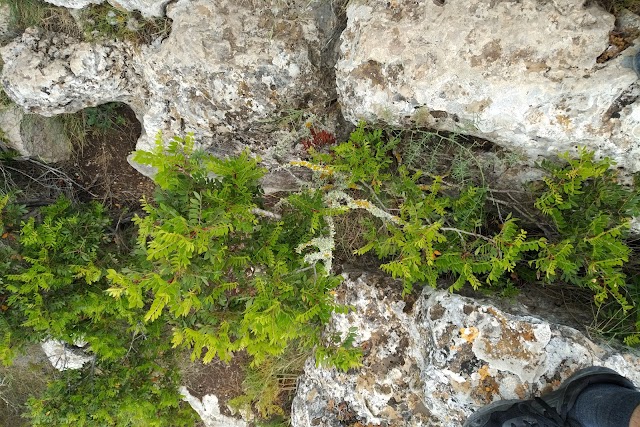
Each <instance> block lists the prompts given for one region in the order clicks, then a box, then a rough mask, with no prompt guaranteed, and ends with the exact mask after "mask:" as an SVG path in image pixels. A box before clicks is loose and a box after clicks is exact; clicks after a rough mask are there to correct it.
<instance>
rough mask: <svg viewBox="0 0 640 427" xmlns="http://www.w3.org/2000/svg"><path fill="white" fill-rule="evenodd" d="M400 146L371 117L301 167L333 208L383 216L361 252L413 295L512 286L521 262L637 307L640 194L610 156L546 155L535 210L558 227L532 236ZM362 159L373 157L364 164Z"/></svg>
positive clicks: (474, 191) (483, 195) (546, 277)
mask: <svg viewBox="0 0 640 427" xmlns="http://www.w3.org/2000/svg"><path fill="white" fill-rule="evenodd" d="M397 144H398V140H397V137H396V136H395V135H391V136H388V135H387V136H385V135H384V134H383V132H382V131H381V130H379V129H378V130H373V131H369V130H367V129H366V127H365V125H364V124H361V125H360V126H359V127H358V129H357V130H356V131H355V132H354V133H353V134H352V136H351V139H350V140H349V141H348V142H346V143H343V144H339V145H338V146H336V147H334V148H332V150H331V152H330V153H329V154H315V155H313V156H312V162H310V163H305V162H295V163H294V165H296V166H303V167H307V168H309V169H311V170H313V171H316V172H320V173H319V174H316V180H317V181H316V184H315V188H316V190H315V191H318V192H322V193H323V194H324V196H322V198H323V200H324V201H325V203H326V204H327V205H328V206H331V207H332V208H334V209H341V208H343V209H363V210H366V211H367V212H369V213H370V214H371V215H372V217H374V218H375V219H376V220H375V221H372V220H369V221H368V222H367V224H368V231H366V232H365V238H366V241H367V243H366V244H365V245H364V246H362V247H361V248H359V249H357V250H356V251H355V253H356V254H358V255H363V254H365V253H367V252H369V251H373V252H375V254H376V255H377V256H378V257H379V258H380V259H381V260H382V264H381V268H382V270H384V271H385V272H387V273H390V274H391V275H392V276H393V277H396V278H400V279H402V280H403V283H404V292H405V293H408V292H410V291H411V290H412V289H413V286H414V285H415V284H423V283H426V284H428V285H430V286H433V287H435V286H437V285H438V282H439V279H441V278H442V279H447V280H448V281H449V283H451V284H450V286H449V289H450V290H458V289H460V288H461V287H463V286H464V285H465V284H467V283H468V284H470V285H471V286H472V287H473V288H474V289H479V288H482V287H490V286H505V285H508V284H509V283H510V282H509V276H511V275H512V274H515V272H516V269H518V270H520V271H523V270H526V269H528V268H529V267H532V268H533V269H534V271H533V276H534V277H536V276H537V278H538V279H540V280H543V281H552V280H561V281H563V282H564V283H567V284H570V285H577V286H581V287H586V288H588V289H590V290H591V291H592V292H593V294H594V301H595V303H596V305H598V306H600V305H602V304H603V303H604V302H605V301H607V300H608V298H609V297H613V299H614V300H615V301H616V302H617V304H618V305H619V306H620V307H621V308H622V311H623V312H627V311H628V310H631V309H634V307H635V310H636V311H637V307H638V304H640V301H638V298H637V296H636V295H637V292H636V293H633V292H635V291H633V290H634V289H635V285H634V287H630V286H629V285H628V283H627V280H626V274H625V272H624V268H625V266H626V265H627V264H628V261H629V256H630V253H631V248H630V247H629V245H628V243H627V242H626V241H625V239H626V237H627V236H628V234H629V227H630V221H631V219H632V217H634V216H637V215H638V214H640V196H639V194H640V193H639V191H638V189H637V187H627V186H623V185H621V184H620V183H619V182H618V180H617V175H616V172H615V171H614V170H613V169H612V168H611V167H612V166H613V165H614V163H613V162H612V161H611V160H610V159H608V158H604V159H601V160H595V158H594V154H593V153H589V152H587V151H585V150H581V151H580V154H579V157H578V158H577V159H572V158H570V157H569V156H568V155H564V156H563V159H564V160H565V161H566V163H565V164H559V163H553V162H550V161H545V162H543V163H542V164H541V167H542V169H543V170H545V171H546V172H547V176H546V177H545V178H544V180H543V183H542V184H543V185H542V188H539V189H538V190H537V191H538V194H539V195H538V197H537V199H536V202H535V208H534V207H531V208H530V209H529V211H530V212H531V215H532V216H535V215H536V213H535V212H532V211H533V209H538V210H539V212H541V213H542V214H543V215H545V216H547V217H549V218H550V219H551V220H552V222H553V224H551V225H550V227H551V228H553V232H552V233H551V235H549V236H548V237H535V236H534V237H532V234H533V235H535V231H534V233H531V232H527V231H525V230H523V229H521V228H520V227H519V226H518V220H517V218H515V217H512V216H511V215H509V216H507V217H506V218H504V219H503V220H501V221H500V222H499V224H498V226H497V227H494V228H490V227H489V226H488V224H489V223H490V221H489V217H488V216H487V212H488V211H489V209H487V206H486V205H487V202H488V198H487V194H488V192H489V191H490V190H489V189H488V188H486V187H478V186H476V185H474V184H472V183H471V182H470V181H468V180H456V182H457V183H454V184H452V183H449V182H446V181H445V177H444V176H441V175H433V174H429V173H427V174H423V172H422V170H420V169H412V170H410V169H409V168H408V167H407V166H406V165H404V164H402V163H401V159H400V157H399V156H394V152H392V150H393V149H394V148H395V147H396V146H397ZM394 157H395V159H396V161H395V162H394V161H393V159H394ZM358 159H364V160H363V161H362V163H361V164H360V165H359V164H358ZM454 163H455V161H454ZM451 168H452V171H453V170H454V169H455V164H453V165H452V166H451ZM495 220H496V219H495V218H494V221H495ZM540 234H542V232H540ZM629 295H631V298H629ZM637 312H639V313H640V311H637ZM636 328H637V330H640V323H638V324H637V325H636ZM637 337H638V334H637V333H631V334H630V335H628V336H627V340H626V342H627V343H630V344H631V343H636V341H638V338H637Z"/></svg>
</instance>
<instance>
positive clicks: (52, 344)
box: [41, 340, 94, 371]
mask: <svg viewBox="0 0 640 427" xmlns="http://www.w3.org/2000/svg"><path fill="white" fill-rule="evenodd" d="M41 347H42V350H43V351H44V352H45V354H46V355H47V357H48V358H49V362H51V365H53V367H54V368H56V369H57V370H59V371H64V370H67V369H80V368H82V367H83V366H84V364H85V363H89V362H91V361H92V360H93V358H94V356H92V355H89V354H87V353H85V352H84V351H82V349H81V348H79V347H83V346H79V347H71V346H69V345H67V344H65V343H63V342H62V341H58V340H47V341H45V342H43V343H42V345H41Z"/></svg>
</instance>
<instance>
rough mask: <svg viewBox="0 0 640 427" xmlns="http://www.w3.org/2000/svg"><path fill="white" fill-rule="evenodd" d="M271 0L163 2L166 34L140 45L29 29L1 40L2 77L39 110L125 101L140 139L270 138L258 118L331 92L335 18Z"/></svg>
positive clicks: (303, 4) (315, 5)
mask: <svg viewBox="0 0 640 427" xmlns="http://www.w3.org/2000/svg"><path fill="white" fill-rule="evenodd" d="M121 3H124V2H121ZM271 3H272V4H266V3H265V4H262V5H261V7H260V8H254V7H253V6H252V5H251V4H250V2H235V1H232V0H223V1H216V2H211V1H208V0H180V1H178V2H176V3H173V4H172V5H170V7H168V11H167V16H168V17H170V18H172V19H173V28H172V33H171V35H170V37H169V38H168V39H166V40H164V41H163V42H162V43H156V44H154V45H151V46H143V47H140V48H136V47H134V46H132V45H131V44H129V43H126V42H104V43H102V44H95V43H92V44H90V43H80V42H78V41H77V40H73V39H71V38H69V37H67V36H63V35H58V34H50V33H44V32H41V31H37V30H35V29H29V30H27V31H26V32H25V34H24V35H23V36H22V37H21V38H20V39H18V40H15V41H14V42H12V43H10V44H9V45H7V46H5V47H4V48H2V51H1V54H2V58H3V60H4V62H5V66H4V69H3V74H2V83H3V85H4V87H5V90H6V92H7V94H9V96H11V98H12V99H14V100H15V101H16V102H17V103H18V104H19V105H20V106H22V107H23V108H25V109H26V110H27V111H29V112H35V113H39V114H42V115H55V114H60V113H70V112H75V111H78V110H80V109H82V108H86V107H89V106H95V105H98V104H102V103H106V102H111V101H119V102H125V103H127V104H129V105H130V106H131V108H132V109H133V110H134V111H135V113H136V115H137V116H138V118H139V119H140V120H141V122H142V126H143V134H142V137H141V139H140V141H139V148H149V147H150V146H151V145H152V144H153V141H154V139H155V137H156V135H157V133H158V132H162V133H163V135H164V137H165V138H170V137H171V136H173V135H176V134H178V135H184V134H185V133H187V132H193V133H194V134H195V137H196V140H197V141H198V142H200V143H202V144H204V145H211V144H212V143H213V142H214V141H216V143H217V144H218V145H224V143H225V142H229V141H232V142H234V143H238V142H244V143H250V144H252V145H253V146H261V145H262V146H269V145H273V144H274V141H273V140H269V139H268V138H265V132H264V129H263V128H264V121H265V120H268V119H272V118H273V117H274V115H275V114H276V113H278V112H280V111H283V110H285V109H291V108H303V109H313V108H314V106H319V107H324V106H325V105H326V104H328V103H329V101H330V100H331V99H335V97H336V95H335V85H334V82H333V80H332V79H327V78H326V76H327V73H329V74H331V73H332V71H331V55H327V52H329V51H331V41H332V40H333V39H335V37H334V34H333V30H334V29H335V28H336V26H337V25H338V21H337V19H336V16H335V14H334V11H333V10H332V9H331V6H330V5H328V4H326V2H323V1H320V0H318V1H316V2H312V3H309V2H308V1H306V0H299V1H295V2H287V3H286V4H285V3H283V2H280V1H279V0H273V1H272V2H271ZM323 70H324V71H323ZM233 147H234V144H231V145H230V146H228V145H227V146H226V148H220V151H223V152H224V151H225V150H227V151H228V150H230V149H233Z"/></svg>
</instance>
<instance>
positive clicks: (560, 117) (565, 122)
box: [556, 114, 571, 130]
mask: <svg viewBox="0 0 640 427" xmlns="http://www.w3.org/2000/svg"><path fill="white" fill-rule="evenodd" d="M556 120H557V121H558V123H559V124H560V126H562V127H563V128H565V129H567V130H569V129H571V119H570V118H569V116H567V115H564V114H557V115H556Z"/></svg>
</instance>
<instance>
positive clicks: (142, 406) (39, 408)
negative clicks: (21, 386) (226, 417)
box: [27, 331, 197, 427]
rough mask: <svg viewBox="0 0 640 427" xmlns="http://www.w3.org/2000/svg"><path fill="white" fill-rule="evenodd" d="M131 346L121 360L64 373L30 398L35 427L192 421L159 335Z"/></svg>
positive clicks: (164, 425) (161, 425) (130, 426)
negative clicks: (41, 393) (41, 391)
mask: <svg viewBox="0 0 640 427" xmlns="http://www.w3.org/2000/svg"><path fill="white" fill-rule="evenodd" d="M147 334H148V335H147V336H140V339H137V340H134V341H133V342H132V343H131V347H130V351H129V352H128V353H127V356H126V357H123V358H122V359H119V360H116V361H98V362H97V363H96V364H91V363H89V364H86V365H85V366H84V367H83V368H82V369H78V370H66V371H63V372H62V373H60V374H59V378H57V379H56V380H54V381H52V382H50V383H49V385H48V387H47V390H46V391H45V392H44V394H43V395H42V396H40V397H38V398H32V399H30V400H29V412H28V413H27V415H28V418H29V419H30V421H31V425H32V426H34V427H38V426H43V427H44V426H46V427H50V426H52V427H54V426H73V427H83V426H88V427H89V426H90V427H107V426H113V427H181V426H185V427H186V426H193V425H194V424H195V421H196V419H197V416H196V414H195V413H194V412H193V411H192V410H191V408H190V407H189V405H188V404H187V403H185V402H182V401H181V400H182V399H181V395H180V393H179V392H178V386H179V381H180V377H179V375H178V371H177V369H176V367H175V365H174V362H173V360H172V355H171V353H167V354H165V352H166V351H167V348H166V347H167V345H166V344H165V345H163V344H162V341H161V340H158V339H152V337H153V336H155V337H156V338H158V337H160V336H161V335H162V334H161V331H147Z"/></svg>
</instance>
